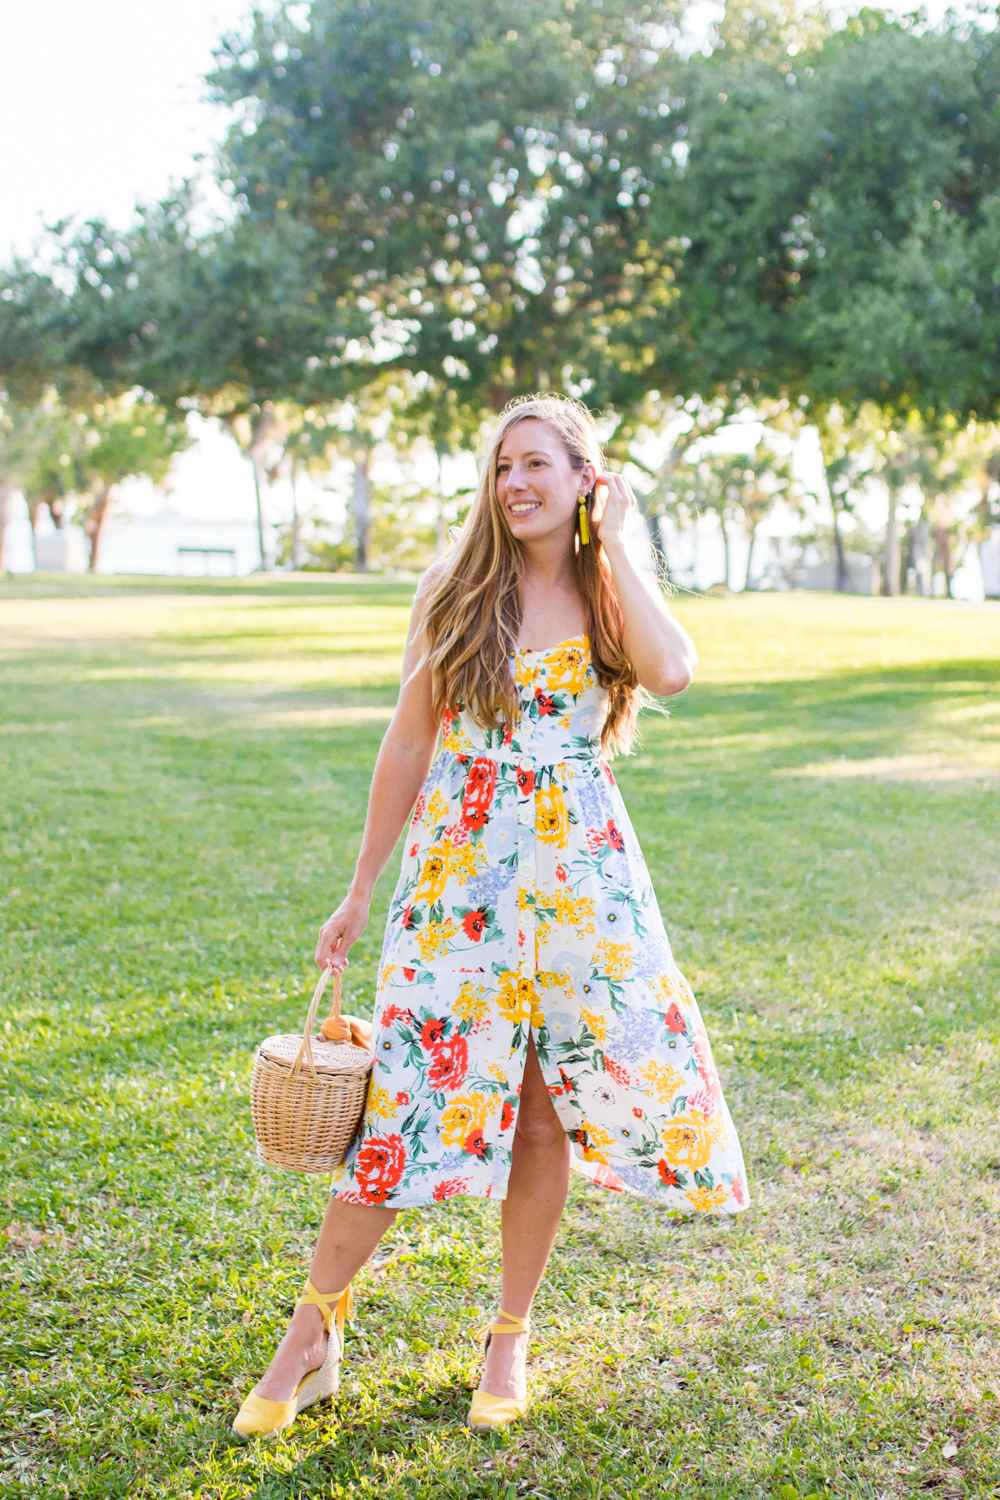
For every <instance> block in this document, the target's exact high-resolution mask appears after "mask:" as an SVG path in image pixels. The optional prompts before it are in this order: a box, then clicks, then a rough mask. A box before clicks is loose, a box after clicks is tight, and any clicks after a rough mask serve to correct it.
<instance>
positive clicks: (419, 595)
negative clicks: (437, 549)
mask: <svg viewBox="0 0 1000 1500" xmlns="http://www.w3.org/2000/svg"><path fill="white" fill-rule="evenodd" d="M449 571H450V569H449V559H448V558H447V557H439V558H436V559H435V561H434V562H432V563H431V565H430V567H429V568H428V569H427V571H426V573H425V574H424V575H423V577H422V578H421V580H420V582H419V583H418V584H417V592H416V594H415V595H414V600H415V601H416V602H417V603H420V604H422V603H423V602H424V601H425V600H426V599H427V598H429V596H430V595H431V594H433V592H434V590H435V589H436V588H437V586H438V584H439V583H441V582H442V580H443V579H444V578H445V577H446V576H447V574H448V572H449Z"/></svg>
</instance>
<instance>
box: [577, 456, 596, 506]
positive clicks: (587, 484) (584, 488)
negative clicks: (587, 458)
mask: <svg viewBox="0 0 1000 1500" xmlns="http://www.w3.org/2000/svg"><path fill="white" fill-rule="evenodd" d="M596 483H597V470H596V469H595V468H594V465H593V464H584V466H583V468H582V469H581V470H580V494H581V495H586V497H587V499H588V500H589V499H590V498H591V496H592V495H593V493H594V485H595V484H596Z"/></svg>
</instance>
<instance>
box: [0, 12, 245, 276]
mask: <svg viewBox="0 0 1000 1500" xmlns="http://www.w3.org/2000/svg"><path fill="white" fill-rule="evenodd" d="M249 8H250V7H249V4H248V0H169V4H163V3H154V0H28V3H25V0H18V3H14V0H6V3H5V4H4V6H3V7H2V16H3V48H4V54H5V56H6V59H7V61H6V64H5V67H4V76H3V85H2V88H0V140H2V141H3V143H4V149H3V152H2V154H0V260H6V259H7V257H8V255H9V252H10V248H11V246H14V247H16V249H17V250H19V251H26V250H28V249H29V248H30V246H31V243H32V241H33V240H34V239H36V238H37V236H38V234H39V231H40V229H41V227H42V225H43V224H44V223H46V222H48V223H51V222H53V221H54V220H56V219H58V218H61V217H63V216H66V215H70V214H78V213H83V214H94V213H103V214H107V215H108V217H109V218H110V219H111V220H112V222H114V223H116V224H125V223H127V221H128V219H129V218H130V217H131V212H132V208H133V205H134V203H135V201H136V199H137V198H138V199H146V200H155V199H156V198H159V197H160V196H161V195H162V194H163V193H164V192H165V191H166V189H167V187H168V185H169V183H170V180H171V178H175V179H179V178H182V177H185V176H187V175H189V174H190V173H191V171H192V162H193V158H194V157H195V156H196V155H197V154H198V153H199V152H211V150H212V146H213V143H214V141H215V140H216V139H218V136H219V134H220V131H221V127H222V117H221V114H220V112H219V111H217V110H215V109H214V108H213V107H212V106H210V105H208V104H206V103H204V102H203V99H202V94H203V85H202V82H201V78H202V75H203V74H204V73H205V72H206V71H207V70H208V69H209V68H210V67H211V65H212V47H213V44H214V43H215V42H216V40H217V39H218V37H219V36H220V35H221V34H222V33H223V32H224V31H226V30H229V29H231V28H232V27H234V26H236V25H237V24H238V23H239V22H240V21H241V20H242V18H243V16H244V14H245V13H246V12H247V10H248V9H249Z"/></svg>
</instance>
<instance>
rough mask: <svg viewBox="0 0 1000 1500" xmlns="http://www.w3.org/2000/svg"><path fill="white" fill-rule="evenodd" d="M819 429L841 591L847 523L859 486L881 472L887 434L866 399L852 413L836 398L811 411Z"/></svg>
mask: <svg viewBox="0 0 1000 1500" xmlns="http://www.w3.org/2000/svg"><path fill="white" fill-rule="evenodd" d="M810 421H811V422H812V424H813V426H814V427H815V428H816V432H817V436H818V438H819V446H820V452H821V454H822V458H823V473H824V477H825V479H826V490H827V496H828V498H829V502H830V511H831V514H832V518H833V543H834V552H835V556H836V564H837V591H838V593H843V592H844V591H845V590H846V588H847V552H846V548H845V545H844V530H843V522H844V517H845V516H850V515H853V514H854V510H855V504H856V499H857V491H858V486H859V484H860V483H861V482H862V480H863V479H865V478H870V477H873V476H874V475H875V474H877V473H878V470H879V466H880V464H881V455H880V453H879V448H878V442H879V440H880V439H882V438H883V437H884V431H883V427H884V422H885V419H884V417H883V416H882V414H881V412H880V411H879V410H878V408H877V407H876V406H875V405H874V404H873V403H871V402H866V403H863V404H862V405H861V407H860V408H858V410H857V411H855V412H853V413H850V414H849V413H848V412H846V411H845V410H844V408H843V407H842V406H841V405H840V404H839V402H836V401H832V402H830V403H828V404H827V405H825V406H821V407H819V408H818V409H817V410H814V411H812V412H810Z"/></svg>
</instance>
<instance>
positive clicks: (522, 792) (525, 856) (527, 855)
mask: <svg viewBox="0 0 1000 1500" xmlns="http://www.w3.org/2000/svg"><path fill="white" fill-rule="evenodd" d="M517 769H518V771H519V772H520V775H519V776H518V780H517V890H518V898H519V899H518V903H517V904H518V932H519V935H520V949H521V960H520V964H519V966H518V972H519V974H520V976H521V978H522V979H532V980H533V979H534V977H535V930H536V929H535V908H534V905H533V904H528V903H526V902H524V901H522V900H521V899H520V898H521V897H522V896H533V895H534V891H535V777H534V769H535V763H534V761H533V760H532V758H531V756H530V755H522V756H521V759H520V760H519V761H518V763H517Z"/></svg>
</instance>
